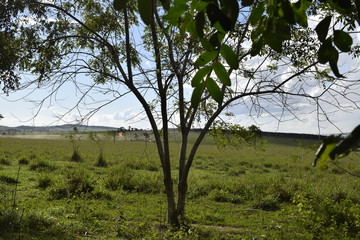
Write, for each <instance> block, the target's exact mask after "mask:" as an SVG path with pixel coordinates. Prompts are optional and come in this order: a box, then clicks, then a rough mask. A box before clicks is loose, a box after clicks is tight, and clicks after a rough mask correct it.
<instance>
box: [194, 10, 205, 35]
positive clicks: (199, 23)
mask: <svg viewBox="0 0 360 240" xmlns="http://www.w3.org/2000/svg"><path fill="white" fill-rule="evenodd" d="M204 26H205V15H204V12H199V13H198V14H197V15H196V17H195V29H196V33H197V35H198V36H199V37H201V38H202V37H203V36H204Z"/></svg>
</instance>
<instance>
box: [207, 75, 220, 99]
mask: <svg viewBox="0 0 360 240" xmlns="http://www.w3.org/2000/svg"><path fill="white" fill-rule="evenodd" d="M206 89H207V90H208V92H209V94H210V96H211V97H212V98H213V99H214V100H215V101H216V102H218V103H221V102H222V99H223V94H222V92H221V89H220V87H219V86H218V85H217V83H216V82H215V81H214V79H212V78H211V77H208V78H207V79H206Z"/></svg>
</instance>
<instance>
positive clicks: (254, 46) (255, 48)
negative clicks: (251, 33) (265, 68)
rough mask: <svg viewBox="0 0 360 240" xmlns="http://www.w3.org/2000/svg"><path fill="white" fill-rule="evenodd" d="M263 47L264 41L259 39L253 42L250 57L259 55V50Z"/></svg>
mask: <svg viewBox="0 0 360 240" xmlns="http://www.w3.org/2000/svg"><path fill="white" fill-rule="evenodd" d="M263 46H264V39H263V38H262V37H260V38H259V39H258V40H256V41H253V44H252V46H251V51H250V54H251V56H253V57H254V56H256V55H258V54H259V53H260V51H261V49H262V48H263Z"/></svg>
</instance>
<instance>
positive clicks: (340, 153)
mask: <svg viewBox="0 0 360 240" xmlns="http://www.w3.org/2000/svg"><path fill="white" fill-rule="evenodd" d="M359 147H360V125H359V126H357V127H356V128H355V129H354V130H353V131H352V132H351V133H350V134H349V135H348V136H346V137H345V138H343V137H341V136H340V135H338V136H336V135H330V136H329V137H327V138H326V139H324V141H323V143H322V144H321V145H320V147H319V149H318V151H317V153H316V157H315V160H314V163H313V166H316V165H317V163H318V162H319V166H320V167H321V168H327V162H328V161H330V160H336V159H337V158H342V157H345V156H347V155H348V154H349V153H350V152H351V151H356V150H358V149H359Z"/></svg>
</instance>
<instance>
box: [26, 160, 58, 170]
mask: <svg viewBox="0 0 360 240" xmlns="http://www.w3.org/2000/svg"><path fill="white" fill-rule="evenodd" d="M29 169H30V170H33V171H35V170H38V171H53V170H55V169H56V167H55V166H52V165H51V164H50V163H49V162H48V161H45V160H38V161H37V162H36V163H33V164H31V165H30V167H29Z"/></svg>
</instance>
